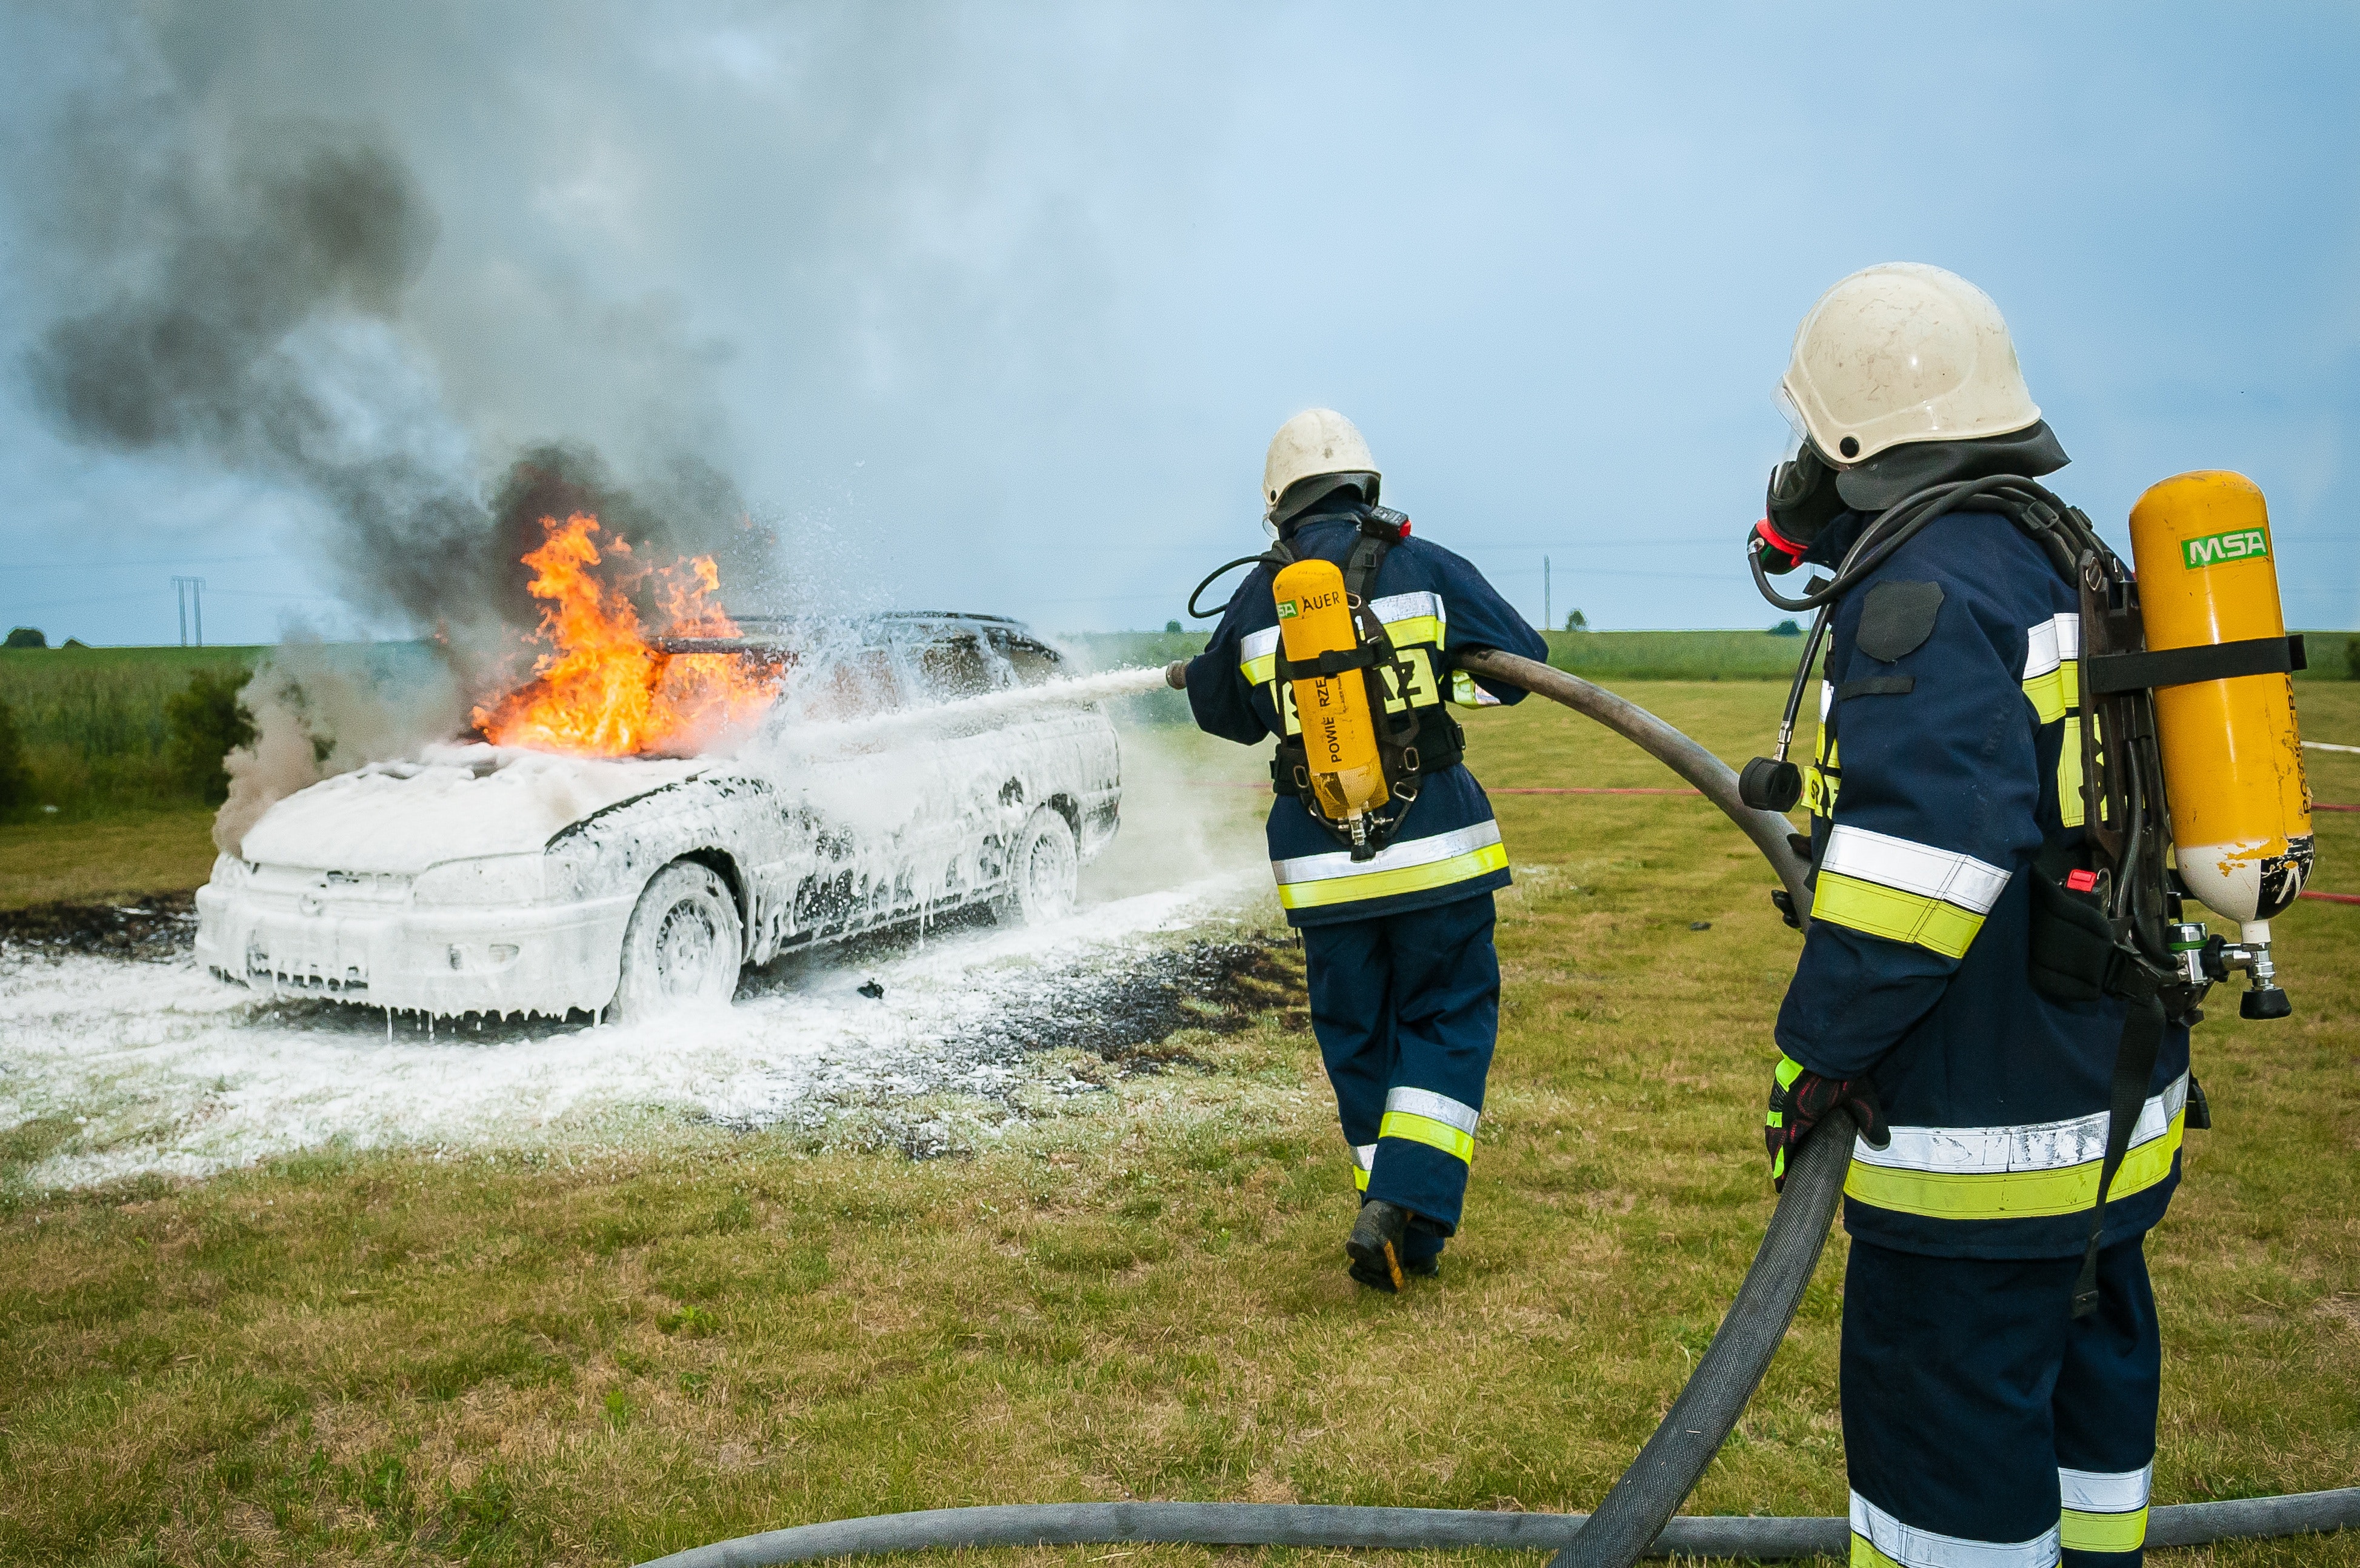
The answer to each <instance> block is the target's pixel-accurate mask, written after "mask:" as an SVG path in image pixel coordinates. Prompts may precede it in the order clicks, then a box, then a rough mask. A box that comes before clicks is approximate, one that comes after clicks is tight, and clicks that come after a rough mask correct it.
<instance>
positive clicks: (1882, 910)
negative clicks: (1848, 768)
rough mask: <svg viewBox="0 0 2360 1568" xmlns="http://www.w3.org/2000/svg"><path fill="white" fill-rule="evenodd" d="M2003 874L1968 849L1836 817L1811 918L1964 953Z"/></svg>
mask: <svg viewBox="0 0 2360 1568" xmlns="http://www.w3.org/2000/svg"><path fill="white" fill-rule="evenodd" d="M2006 886H2007V872H2004V871H2002V870H2000V869H1999V868H1998V867H1997V866H1994V865H1990V864H1987V863H1986V862H1984V861H1979V860H1977V859H1975V858H1974V857H1973V856H1972V855H1963V854H1961V853H1959V852H1958V851H1956V850H1938V849H1935V848H1934V847H1933V846H1932V845H1930V844H1915V843H1912V842H1910V841H1909V840H1908V839H1896V838H1894V837H1893V836H1892V835H1891V834H1888V833H1872V832H1870V831H1869V830H1868V829H1866V828H1854V827H1852V826H1851V825H1849V824H1847V823H1841V822H1839V823H1837V824H1836V826H1835V827H1834V828H1831V829H1830V831H1829V833H1828V847H1827V851H1826V853H1825V854H1824V855H1822V856H1821V857H1820V860H1819V887H1818V891H1817V893H1816V894H1814V896H1813V898H1812V900H1811V917H1812V918H1813V919H1815V920H1826V921H1829V922H1830V923H1832V924H1834V925H1838V926H1849V927H1852V929H1853V930H1855V931H1865V932H1867V933H1868V934H1869V935H1870V936H1872V937H1883V938H1887V939H1888V940H1891V941H1896V942H1907V943H1910V944H1912V945H1913V946H1916V947H1920V948H1929V949H1931V950H1932V951H1934V952H1938V953H1940V954H1942V955H1943V956H1945V957H1946V958H1953V959H1958V958H1964V957H1965V956H1966V952H1967V948H1968V947H1969V946H1970V945H1971V944H1972V942H1973V941H1974V939H1975V933H1976V932H1978V931H1980V930H1982V929H1983V916H1986V915H1988V914H1990V913H1991V907H1992V905H1994V904H1995V903H1997V902H1998V901H1999V895H2000V893H2001V890H2002V889H2004V888H2005V887H2006Z"/></svg>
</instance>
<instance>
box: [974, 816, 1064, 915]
mask: <svg viewBox="0 0 2360 1568" xmlns="http://www.w3.org/2000/svg"><path fill="white" fill-rule="evenodd" d="M1081 876H1082V857H1081V853H1080V851H1079V850H1076V848H1075V845H1074V829H1073V828H1072V827H1071V826H1069V825H1068V824H1067V823H1066V821H1065V817H1062V816H1061V815H1059V814H1058V813H1057V811H1056V810H1055V809H1054V808H1053V807H1050V806H1042V807H1041V808H1040V809H1039V810H1037V811H1035V812H1033V813H1032V816H1031V817H1027V818H1025V821H1024V826H1023V828H1022V829H1020V830H1019V831H1018V833H1017V835H1016V842H1015V845H1014V847H1013V848H1011V850H1009V853H1008V885H1007V886H1006V887H1004V888H1002V889H1001V890H1000V894H999V895H998V896H997V897H995V898H993V899H992V901H991V913H992V915H993V916H994V917H996V918H997V919H998V920H999V921H1000V924H1001V925H1003V926H1038V925H1040V924H1042V923H1043V922H1044V921H1049V920H1058V919H1062V918H1064V917H1065V916H1068V915H1070V914H1072V913H1073V912H1074V901H1075V898H1076V894H1077V893H1078V892H1079V887H1080V883H1081Z"/></svg>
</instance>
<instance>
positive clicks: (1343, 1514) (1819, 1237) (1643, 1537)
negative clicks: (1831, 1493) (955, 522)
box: [644, 649, 2360, 1568]
mask: <svg viewBox="0 0 2360 1568" xmlns="http://www.w3.org/2000/svg"><path fill="white" fill-rule="evenodd" d="M1457 662H1458V663H1459V664H1460V665H1461V666H1462V667H1463V668H1465V669H1468V670H1470V671H1472V672H1474V673H1476V674H1481V675H1484V676H1487V677H1489V678H1491V679H1493V680H1497V681H1501V682H1502V683H1504V684H1506V685H1514V686H1520V687H1522V688H1524V690H1526V691H1529V692H1534V693H1535V694H1537V695H1539V696H1546V697H1549V698H1551V699H1553V700H1554V701H1557V702H1561V703H1563V704H1565V706H1567V707H1570V708H1573V709H1574V710H1576V711H1577V712H1579V713H1582V714H1586V715H1588V716H1589V717H1590V718H1594V719H1597V720H1598V721H1599V722H1600V723H1601V724H1603V725H1605V726H1606V727H1607V728H1608V729H1612V730H1613V731H1614V732H1615V733H1616V734H1618V735H1621V736H1622V737H1624V738H1625V739H1627V740H1631V741H1633V743H1634V744H1636V745H1637V746H1639V747H1640V749H1641V750H1643V751H1646V752H1647V753H1648V754H1649V755H1651V756H1653V757H1655V759H1656V760H1657V761H1659V762H1663V763H1664V764H1665V765H1666V766H1667V767H1669V768H1670V769H1671V770H1672V771H1673V772H1674V773H1678V774H1679V775H1680V776H1681V777H1682V778H1684V779H1686V780H1688V783H1689V784H1693V785H1695V786H1696V788H1697V789H1698V790H1699V791H1700V792H1701V793H1702V794H1703V795H1705V796H1706V797H1707V798H1708V799H1710V801H1711V802H1712V803H1713V804H1714V805H1716V806H1720V807H1721V810H1723V811H1725V812H1727V813H1728V814H1729V817H1730V818H1731V820H1732V821H1734V822H1735V823H1736V824H1737V825H1738V827H1740V828H1743V829H1744V831H1745V833H1746V835H1747V837H1749V838H1751V839H1753V840H1754V844H1755V846H1756V847H1757V848H1759V849H1760V850H1761V851H1762V853H1763V855H1764V856H1765V858H1766V859H1767V860H1768V861H1770V864H1771V866H1772V868H1773V869H1774V870H1775V871H1776V872H1777V873H1778V879H1779V881H1781V882H1783V883H1786V891H1787V892H1788V894H1790V895H1791V896H1792V897H1793V899H1794V901H1795V907H1796V910H1797V913H1798V914H1799V913H1801V912H1804V911H1808V909H1809V907H1810V889H1809V888H1808V886H1807V885H1806V883H1805V882H1804V877H1805V875H1806V873H1807V871H1808V868H1807V867H1806V866H1805V865H1804V863H1803V861H1802V858H1801V857H1800V856H1798V855H1797V854H1796V853H1795V851H1794V849H1793V847H1792V846H1791V845H1789V844H1788V843H1787V842H1786V834H1787V832H1788V831H1789V828H1788V824H1787V822H1786V818H1785V817H1781V816H1779V815H1777V814H1776V813H1775V812H1769V811H1756V810H1754V809H1753V808H1752V807H1750V806H1746V805H1745V804H1744V803H1743V801H1741V800H1740V799H1739V798H1738V795H1737V775H1736V774H1735V773H1732V772H1731V771H1730V768H1729V765H1728V764H1727V763H1725V762H1722V761H1721V759H1720V758H1718V757H1716V756H1714V755H1713V754H1712V753H1711V752H1710V751H1706V750H1705V749H1704V748H1703V747H1701V746H1699V745H1698V744H1697V743H1696V742H1695V741H1693V740H1689V739H1688V737H1687V736H1686V735H1683V734H1681V733H1680V732H1679V731H1678V730H1677V729H1673V728H1672V727H1671V726H1670V725H1668V724H1666V723H1665V722H1664V721H1663V720H1662V719H1660V718H1656V717H1655V715H1654V714H1652V713H1649V712H1648V711H1647V710H1646V709H1644V708H1643V707H1639V706H1637V705H1636V704H1634V703H1630V702H1626V701H1624V700H1623V699H1622V698H1621V697H1619V696H1615V695H1614V694H1613V693H1612V692H1610V691H1607V690H1605V689H1604V688H1602V687H1601V686H1597V685H1592V684H1590V682H1588V681H1585V680H1582V679H1581V678H1580V677H1579V676H1577V675H1570V674H1567V673H1566V672H1564V671H1562V670H1556V669H1551V668H1550V667H1549V666H1547V665H1546V664H1541V663H1535V662H1534V661H1532V660H1530V659H1524V658H1519V657H1518V656H1516V655H1515V654H1513V653H1502V652H1497V651H1495V650H1491V649H1470V650H1468V651H1467V652H1462V653H1459V655H1457ZM1855 1131H1856V1129H1855V1128H1854V1126H1853V1124H1852V1118H1851V1115H1850V1113H1846V1112H1844V1111H1841V1110H1838V1111H1836V1112H1835V1113H1833V1114H1832V1115H1830V1118H1829V1119H1828V1121H1827V1122H1826V1123H1825V1124H1822V1125H1821V1127H1820V1128H1819V1132H1818V1134H1817V1135H1815V1136H1813V1137H1811V1138H1809V1139H1807V1140H1806V1141H1805V1142H1804V1144H1803V1146H1802V1147H1801V1148H1800V1149H1799V1150H1798V1151H1797V1153H1796V1154H1795V1156H1794V1157H1792V1158H1791V1159H1790V1160H1789V1161H1788V1163H1787V1167H1786V1190H1785V1191H1784V1192H1783V1193H1782V1194H1781V1195H1780V1196H1779V1199H1778V1204H1777V1207H1776V1209H1775V1210H1774V1211H1773V1212H1772V1213H1771V1216H1770V1223H1769V1225H1768V1227H1767V1228H1766V1229H1765V1231H1764V1233H1763V1237H1762V1245H1761V1247H1760V1249H1759V1250H1758V1251H1756V1252H1755V1254H1754V1262H1753V1265H1752V1266H1750V1267H1748V1268H1747V1269H1746V1271H1745V1281H1744V1283H1743V1285H1741V1286H1739V1288H1738V1291H1737V1295H1736V1298H1735V1299H1733V1300H1732V1301H1731V1303H1730V1307H1729V1312H1728V1314H1727V1316H1725V1317H1723V1318H1722V1319H1721V1327H1720V1328H1718V1329H1716V1330H1715V1331H1714V1332H1713V1336H1712V1343H1711V1344H1710V1345H1709V1346H1707V1347H1706V1350H1705V1353H1704V1355H1703V1357H1702V1359H1700V1360H1699V1362H1698V1363H1697V1367H1696V1370H1695V1371H1694V1372H1692V1373H1690V1374H1689V1375H1688V1383H1687V1385H1686V1386H1685V1387H1682V1388H1681V1389H1680V1392H1679V1395H1678V1397H1677V1398H1675V1399H1674V1400H1673V1401H1672V1408H1671V1409H1670V1410H1669V1411H1668V1412H1667V1413H1666V1415H1665V1417H1664V1420H1663V1421H1662V1423H1661V1424H1660V1425H1658V1426H1657V1427H1656V1429H1655V1435H1654V1436H1653V1437H1651V1438H1649V1439H1648V1440H1647V1442H1646V1446H1645V1447H1644V1448H1642V1449H1641V1450H1640V1451H1639V1456H1638V1458H1636V1459H1635V1460H1633V1461H1632V1464H1631V1467H1630V1469H1628V1470H1626V1471H1625V1472H1623V1475H1622V1479H1621V1480H1619V1481H1617V1482H1615V1483H1614V1486H1613V1487H1612V1489H1611V1490H1609V1491H1608V1493H1607V1494H1606V1499H1605V1501H1604V1502H1602V1503H1601V1504H1600V1505H1599V1508H1598V1511H1597V1512H1596V1513H1594V1514H1587V1515H1584V1514H1531V1513H1526V1514H1513V1513H1491V1512H1486V1511H1474V1510H1463V1509H1451V1508H1338V1507H1329V1506H1323V1505H1317V1504H1273V1503H1047V1504H1034V1505H1022V1506H1014V1507H1006V1508H934V1509H929V1510H927V1511H925V1512H923V1513H908V1514H880V1515H875V1516H872V1517H870V1518H868V1519H839V1520H836V1521H834V1522H832V1523H827V1524H811V1525H800V1526H797V1527H795V1528H793V1529H790V1530H770V1531H766V1532H764V1533H762V1534H760V1535H748V1536H740V1537H738V1538H737V1539H736V1540H734V1541H716V1542H715V1543H714V1544H712V1545H710V1546H699V1547H693V1548H691V1549H690V1550H688V1551H686V1552H674V1553H672V1555H671V1556H668V1557H662V1558H658V1559H656V1560H654V1561H653V1562H651V1563H647V1564H645V1565H644V1568H761V1565H764V1564H769V1563H800V1562H804V1561H807V1560H809V1559H812V1558H815V1557H845V1556H852V1555H856V1554H862V1553H873V1552H927V1551H943V1550H957V1549H961V1548H982V1547H1005V1546H1084V1545H1109V1544H1118V1543H1124V1542H1134V1543H1136V1542H1161V1543H1178V1544H1192V1545H1200V1546H1315V1547H1360V1548H1364V1549H1385V1550H1392V1551H1432V1550H1441V1549H1448V1548H1454V1547H1480V1548H1491V1549H1496V1550H1502V1551H1527V1552H1529V1551H1535V1550H1539V1549H1544V1548H1547V1547H1556V1548H1557V1557H1556V1559H1555V1560H1554V1562H1553V1563H1552V1565H1551V1568H1629V1565H1630V1564H1631V1563H1635V1562H1637V1561H1638V1560H1639V1559H1640V1558H1642V1557H1647V1556H1655V1557H1667V1556H1673V1555H1679V1556H1699V1557H1751V1558H1757V1559H1778V1558H1794V1557H1810V1556H1816V1555H1828V1556H1837V1557H1841V1556H1843V1555H1844V1554H1845V1553H1846V1552H1848V1550H1849V1543H1850V1541H1851V1537H1852V1525H1851V1521H1850V1520H1849V1519H1828V1518H1820V1519H1775V1518H1764V1517H1752V1516H1749V1517H1735V1516H1721V1517H1699V1516H1694V1515H1690V1516H1687V1517H1681V1518H1675V1517H1674V1515H1675V1514H1676V1513H1677V1510H1678V1508H1679V1506H1680V1505H1681V1503H1683V1502H1685V1501H1686V1500H1687V1499H1688V1494H1689V1493H1690V1492H1691V1491H1693V1490H1694V1489H1695V1487H1696V1484H1697V1482H1698V1481H1699V1479H1701V1478H1702V1477H1703V1475H1704V1472H1705V1469H1706V1467H1707V1466H1709V1465H1710V1464H1711V1463H1712V1459H1713V1456H1714V1455H1715V1454H1716V1453H1720V1452H1721V1443H1722V1442H1724V1441H1725V1440H1726V1439H1727V1438H1728V1436H1729V1434H1730V1432H1731V1431H1732V1430H1733V1429H1734V1428H1735V1426H1736V1425H1737V1420H1738V1418H1739V1417H1740V1416H1741V1415H1743V1413H1744V1410H1745V1406H1746V1402H1747V1401H1748V1400H1750V1399H1751V1398H1753V1397H1754V1389H1755V1388H1756V1387H1759V1386H1760V1384H1761V1382H1762V1377H1763V1375H1764V1374H1765V1372H1767V1371H1768V1370H1769V1366H1770V1359H1771V1357H1772V1356H1773V1355H1774V1354H1776V1351H1777V1348H1778V1345H1779V1343H1780V1342H1781V1341H1782V1340H1784V1339H1785V1338H1786V1329H1787V1326H1788V1325H1789V1324H1791V1323H1792V1322H1793V1321H1794V1318H1795V1311H1796V1309H1797V1308H1798V1307H1800V1306H1801V1305H1802V1300H1803V1293H1804V1291H1805V1290H1806V1289H1807V1288H1808V1287H1809V1285H1810V1282H1811V1273H1812V1270H1813V1269H1814V1268H1816V1267H1817V1266H1818V1264H1819V1254H1820V1252H1821V1251H1822V1250H1823V1249H1824V1248H1825V1246H1826V1245H1827V1239H1828V1230H1829V1227H1830V1225H1831V1224H1832V1223H1833V1222H1834V1219H1835V1212H1836V1204H1837V1202H1838V1201H1840V1200H1841V1198H1842V1196H1843V1180H1844V1174H1845V1171H1846V1169H1847V1168H1848V1167H1849V1166H1850V1164H1851V1161H1852V1139H1853V1136H1854V1134H1855ZM2355 1526H2360V1487H2345V1488H2342V1489H2340V1490H2336V1491H2332V1492H2302V1493H2297V1494H2294V1495H2291V1496H2288V1497H2243V1498H2237V1499H2234V1500H2232V1501H2227V1502H2217V1503H2190V1504H2181V1505H2179V1506H2166V1507H2163V1508H2156V1509H2155V1510H2153V1511H2152V1512H2151V1513H2150V1514H2149V1515H2148V1516H2147V1544H2148V1545H2149V1546H2200V1545H2203V1544H2206V1543H2208V1542H2211V1541H2231V1540H2240V1539H2246V1538H2253V1537H2262V1536H2280V1535H2299V1534H2303V1533H2307V1532H2310V1531H2315V1530H2341V1529H2344V1528H2347V1527H2355Z"/></svg>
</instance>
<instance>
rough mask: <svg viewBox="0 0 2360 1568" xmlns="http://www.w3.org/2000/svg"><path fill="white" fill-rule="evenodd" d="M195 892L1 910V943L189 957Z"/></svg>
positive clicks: (110, 954) (123, 955)
mask: <svg viewBox="0 0 2360 1568" xmlns="http://www.w3.org/2000/svg"><path fill="white" fill-rule="evenodd" d="M196 936H197V895H196V894H194V893H193V892H191V893H153V894H148V895H147V896H146V897H145V898H141V899H138V900H137V901H136V902H133V903H130V904H123V905H115V904H36V905H31V906H30V907H29V908H25V909H0V948H29V949H31V950H32V951H34V952H39V953H96V954H99V955H101V956H103V957H107V958H118V959H140V960H143V961H146V962H149V963H157V962H163V961H166V960H169V959H183V958H186V957H188V955H189V949H190V947H191V944H193V943H194V942H195V940H196Z"/></svg>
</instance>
